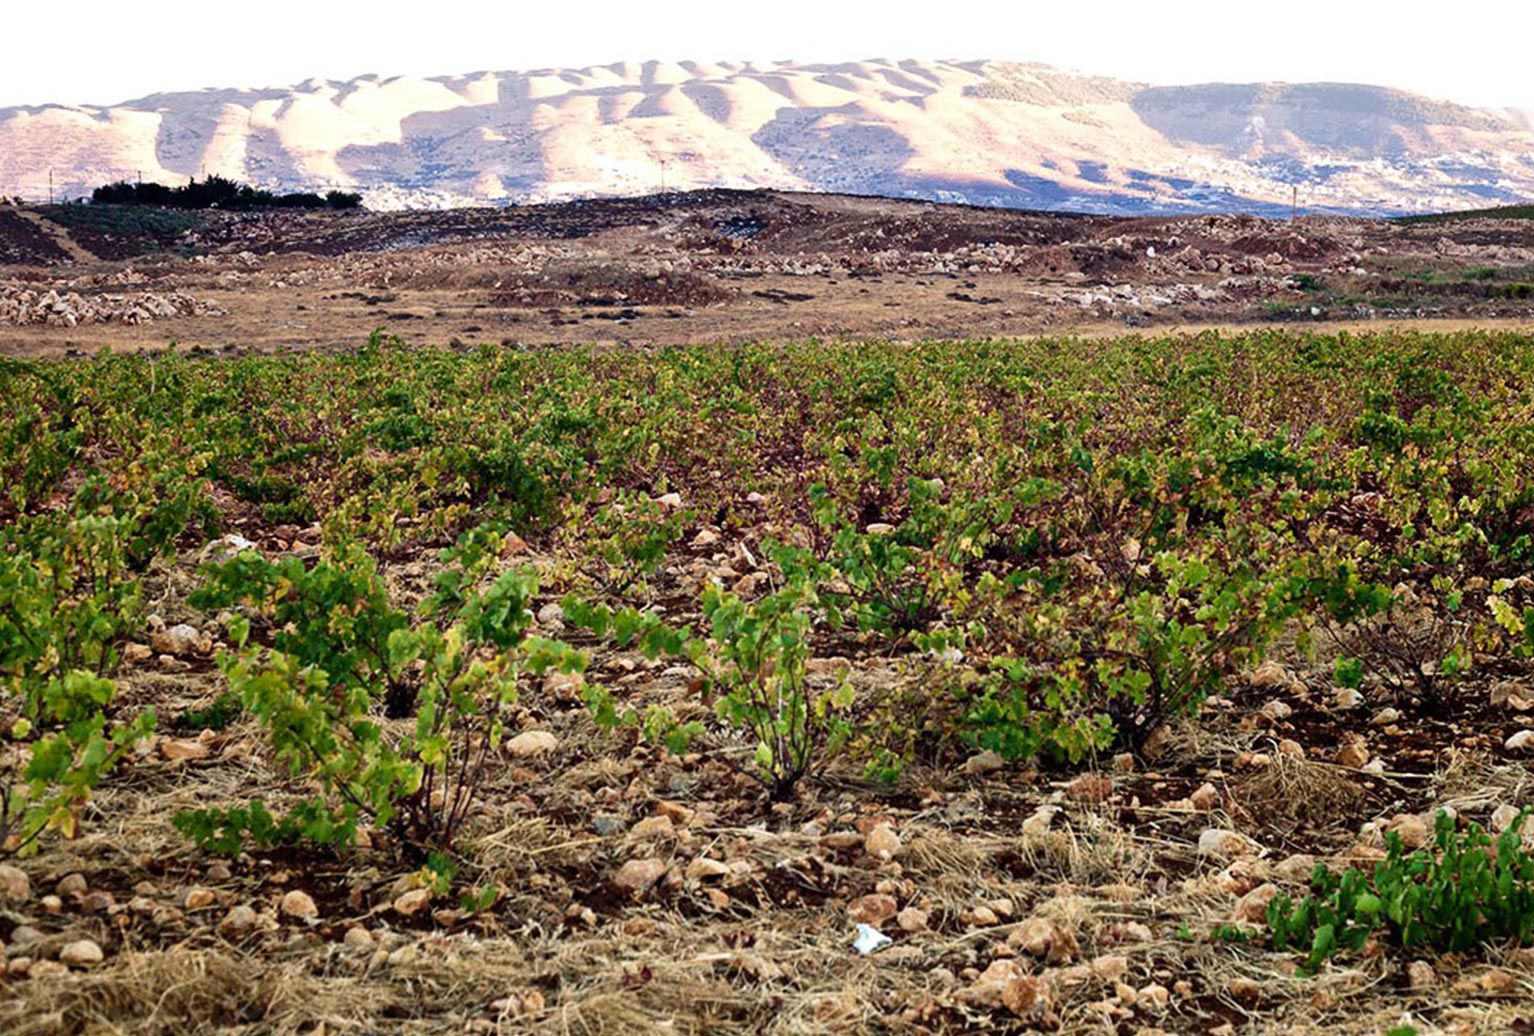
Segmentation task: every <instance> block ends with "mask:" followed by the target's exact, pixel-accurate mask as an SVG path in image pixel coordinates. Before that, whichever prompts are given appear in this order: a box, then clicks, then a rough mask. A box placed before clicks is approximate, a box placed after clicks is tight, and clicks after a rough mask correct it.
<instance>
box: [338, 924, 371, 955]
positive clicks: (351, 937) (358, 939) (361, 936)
mask: <svg viewBox="0 0 1534 1036" xmlns="http://www.w3.org/2000/svg"><path fill="white" fill-rule="evenodd" d="M341 942H342V943H344V944H345V945H346V947H347V948H348V949H353V950H371V949H372V948H373V947H374V946H376V945H378V940H377V939H375V938H373V933H372V932H370V931H368V930H367V929H366V928H364V927H362V926H361V925H353V926H352V927H350V928H348V929H347V930H346V934H345V935H344V936H342V937H341Z"/></svg>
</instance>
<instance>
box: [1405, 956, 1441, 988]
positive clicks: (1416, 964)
mask: <svg viewBox="0 0 1534 1036" xmlns="http://www.w3.org/2000/svg"><path fill="white" fill-rule="evenodd" d="M1406 984H1407V985H1408V986H1409V987H1411V988H1412V989H1416V990H1423V989H1432V988H1433V987H1434V986H1436V985H1437V984H1438V972H1436V971H1434V970H1433V965H1431V964H1429V963H1428V962H1427V961H1425V960H1414V961H1412V962H1411V963H1410V964H1408V965H1406Z"/></svg>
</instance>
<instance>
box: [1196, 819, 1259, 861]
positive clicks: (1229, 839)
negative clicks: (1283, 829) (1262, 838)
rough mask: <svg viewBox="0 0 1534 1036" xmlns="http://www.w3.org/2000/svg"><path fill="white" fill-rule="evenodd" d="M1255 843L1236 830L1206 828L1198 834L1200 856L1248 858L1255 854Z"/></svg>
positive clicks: (1229, 858) (1231, 858)
mask: <svg viewBox="0 0 1534 1036" xmlns="http://www.w3.org/2000/svg"><path fill="white" fill-rule="evenodd" d="M1257 848H1258V847H1257V843H1256V842H1253V841H1252V840H1251V839H1250V838H1248V837H1246V836H1245V835H1243V834H1240V833H1238V832H1236V831H1227V830H1225V829H1224V828H1219V827H1211V828H1206V829H1205V830H1204V831H1203V832H1201V833H1200V834H1199V836H1198V853H1199V855H1200V856H1218V857H1221V858H1222V859H1226V860H1235V859H1249V858H1251V857H1253V856H1256V855H1257Z"/></svg>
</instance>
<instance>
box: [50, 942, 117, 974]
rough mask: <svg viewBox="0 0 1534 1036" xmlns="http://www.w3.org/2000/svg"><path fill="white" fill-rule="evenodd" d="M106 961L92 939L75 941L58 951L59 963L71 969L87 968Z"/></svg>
mask: <svg viewBox="0 0 1534 1036" xmlns="http://www.w3.org/2000/svg"><path fill="white" fill-rule="evenodd" d="M105 959H106V955H105V954H103V953H102V952H101V947H100V946H99V945H98V944H97V943H96V942H95V940H93V939H76V940H75V941H74V942H67V943H65V944H64V945H63V946H62V947H61V948H60V949H59V963H61V964H67V965H69V966H70V967H72V968H89V967H93V966H95V965H97V964H100V963H101V962H102V961H103V960H105Z"/></svg>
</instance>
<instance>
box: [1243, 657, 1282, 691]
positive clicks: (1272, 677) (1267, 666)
mask: <svg viewBox="0 0 1534 1036" xmlns="http://www.w3.org/2000/svg"><path fill="white" fill-rule="evenodd" d="M1247 682H1248V683H1250V684H1251V685H1252V686H1253V687H1256V688H1258V689H1260V690H1276V689H1278V688H1287V687H1288V686H1289V685H1290V682H1291V681H1290V679H1289V671H1288V670H1286V669H1285V668H1284V667H1283V666H1282V665H1280V664H1279V663H1278V662H1275V661H1274V660H1273V659H1271V658H1270V659H1268V660H1267V661H1265V662H1263V663H1262V664H1261V665H1259V666H1258V667H1257V668H1256V669H1255V670H1254V671H1253V672H1252V675H1251V677H1250V679H1249V680H1248V681H1247Z"/></svg>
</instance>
